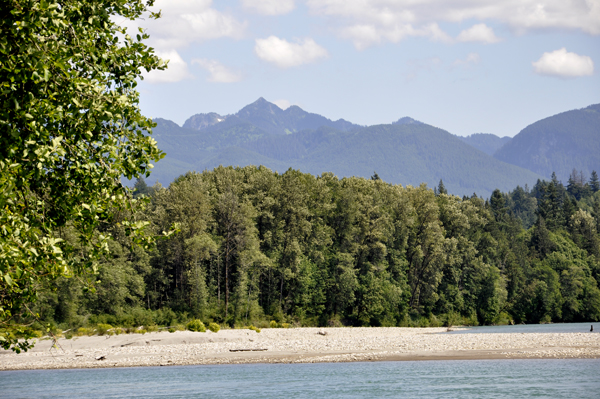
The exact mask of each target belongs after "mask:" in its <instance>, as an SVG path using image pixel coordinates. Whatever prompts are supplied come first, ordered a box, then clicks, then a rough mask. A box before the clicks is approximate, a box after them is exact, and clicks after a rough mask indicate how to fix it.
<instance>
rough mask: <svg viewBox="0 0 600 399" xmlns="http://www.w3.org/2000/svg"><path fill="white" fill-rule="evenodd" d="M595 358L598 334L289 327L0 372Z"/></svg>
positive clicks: (89, 348)
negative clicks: (205, 365)
mask: <svg viewBox="0 0 600 399" xmlns="http://www.w3.org/2000/svg"><path fill="white" fill-rule="evenodd" d="M526 358H539V359H548V358H556V359H567V358H600V334H598V333H498V334H496V333H486V334H483V333H472V334H452V333H449V332H448V329H447V328H400V327H379V328H378V327H368V328H290V329H263V330H262V331H261V332H256V331H253V330H241V329H240V330H221V331H219V332H217V333H213V332H210V331H207V332H204V333H199V332H190V331H176V332H173V333H169V332H156V333H146V334H143V335H142V334H122V335H112V336H108V335H107V336H81V337H73V338H71V339H65V338H60V339H58V341H57V342H56V343H54V342H53V341H52V340H48V339H46V340H40V341H38V342H37V343H36V345H35V347H34V348H33V349H31V350H29V351H28V352H25V353H21V354H15V353H13V352H12V351H4V350H0V370H29V369H71V368H100V367H139V366H174V365H201V364H244V363H316V362H352V361H384V360H388V361H390V360H392V361H401V360H444V359H447V360H455V359H465V360H466V359H526Z"/></svg>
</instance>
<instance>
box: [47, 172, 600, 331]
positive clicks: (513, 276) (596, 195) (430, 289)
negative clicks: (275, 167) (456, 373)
mask: <svg viewBox="0 0 600 399" xmlns="http://www.w3.org/2000/svg"><path fill="white" fill-rule="evenodd" d="M599 188H600V187H599V184H598V178H597V175H596V174H595V173H593V174H592V176H591V177H590V179H589V180H588V179H587V178H586V177H585V176H583V174H579V173H577V172H573V174H572V176H571V178H570V179H569V182H568V185H567V186H566V187H565V186H564V185H563V184H562V183H561V182H559V181H558V180H557V179H556V178H554V179H553V180H551V181H538V183H537V184H536V185H535V186H534V187H533V188H531V189H529V188H527V187H525V188H521V187H517V188H516V189H514V190H513V191H511V192H509V193H501V192H500V191H498V190H496V191H495V192H494V193H493V194H492V196H491V198H490V199H489V200H486V199H482V198H479V197H477V196H476V195H473V196H472V197H463V198H460V197H457V196H453V195H450V194H448V193H447V192H446V189H445V188H444V185H443V182H440V185H439V186H438V187H436V188H435V189H433V190H432V189H430V188H428V187H427V186H425V185H421V186H419V187H411V186H407V187H402V186H400V185H392V184H388V183H386V182H384V181H382V180H381V179H379V177H378V176H377V174H374V176H373V177H372V178H371V179H364V178H356V177H352V178H343V179H339V178H337V177H336V176H334V175H333V174H331V173H324V174H322V175H320V176H314V175H310V174H304V173H301V172H299V171H296V170H292V169H290V170H288V171H286V172H285V173H283V174H279V173H276V172H272V171H271V170H269V169H267V168H265V167H253V166H248V167H244V168H233V167H219V168H216V169H214V170H211V171H205V172H203V173H192V172H190V173H187V174H185V175H183V176H180V177H179V178H178V179H177V180H175V181H174V182H173V183H172V184H170V186H169V187H168V188H163V187H161V186H159V185H157V186H154V187H148V186H146V184H145V182H144V181H143V180H141V179H140V180H138V182H137V183H136V191H135V195H136V196H141V195H147V196H149V197H150V199H151V202H150V205H149V207H148V208H147V209H146V210H145V211H144V213H140V214H136V215H134V218H135V219H137V220H138V221H147V222H148V223H150V225H149V228H151V229H152V230H153V231H154V233H155V234H156V235H160V234H161V233H162V232H163V231H166V230H168V229H169V228H170V227H171V226H173V225H175V226H177V229H178V232H177V233H176V234H173V235H171V236H169V237H168V238H165V239H163V240H159V241H158V243H157V245H156V247H155V248H148V249H142V248H139V247H137V248H136V247H132V246H131V245H130V243H129V241H128V237H127V235H126V234H125V230H124V228H123V226H121V225H120V224H119V221H118V219H119V218H118V217H117V218H116V219H115V220H114V221H113V223H112V224H110V225H108V226H106V227H105V229H106V230H110V232H111V233H112V235H113V237H115V238H114V239H113V240H111V241H110V242H109V245H110V249H111V255H110V256H108V257H106V258H104V259H103V261H102V262H101V264H100V265H99V269H98V274H97V275H95V276H93V277H94V278H96V279H97V280H98V282H97V283H96V287H95V291H93V292H87V293H83V291H82V287H83V286H84V284H83V283H82V282H80V281H79V280H77V279H72V278H65V279H64V280H63V281H62V282H61V283H60V284H59V288H58V289H57V290H56V291H54V292H52V293H50V294H45V296H44V297H42V298H40V300H39V301H38V302H37V304H36V311H37V312H39V314H40V320H44V321H46V322H49V323H51V324H53V325H55V326H61V328H68V327H70V328H76V327H80V326H85V325H88V324H94V323H109V324H112V325H122V326H137V325H145V326H148V325H167V326H169V325H175V324H177V323H184V322H185V321H187V320H189V319H195V318H197V319H200V320H203V321H205V322H210V321H214V322H217V323H220V324H221V325H229V326H232V327H235V326H243V325H250V324H254V325H257V326H267V325H269V322H271V321H275V322H276V323H280V324H281V323H289V324H291V325H297V326H300V325H302V326H317V325H318V326H341V325H347V326H408V325H421V326H426V325H442V324H446V325H451V324H460V323H463V324H506V323H511V322H514V323H540V322H571V321H597V320H600V290H599V288H598V281H599V279H600V237H599V235H598V231H599V230H600V192H598V191H599ZM99 233H102V231H99ZM58 234H59V235H60V236H61V237H62V238H63V239H67V240H69V230H68V229H65V230H63V231H61V232H59V233H58ZM130 248H133V249H132V250H130ZM81 251H82V253H84V252H85V251H86V249H85V248H81Z"/></svg>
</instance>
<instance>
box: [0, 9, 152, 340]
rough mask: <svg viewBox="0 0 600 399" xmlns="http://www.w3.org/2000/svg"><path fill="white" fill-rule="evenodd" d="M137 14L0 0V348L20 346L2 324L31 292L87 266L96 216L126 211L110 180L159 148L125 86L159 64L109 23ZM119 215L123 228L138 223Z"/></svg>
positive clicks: (131, 171) (100, 248)
mask: <svg viewBox="0 0 600 399" xmlns="http://www.w3.org/2000/svg"><path fill="white" fill-rule="evenodd" d="M150 3H151V2H150ZM145 11H146V4H145V3H144V2H143V1H141V0H129V1H114V0H105V1H95V2H85V1H58V2H51V1H45V0H42V1H39V0H7V1H4V2H2V5H0V13H2V15H3V17H2V20H1V21H0V31H1V32H2V35H1V38H0V63H1V64H0V82H1V85H2V90H1V91H0V129H1V134H0V208H1V209H2V212H1V213H0V226H2V227H1V228H0V329H1V330H0V344H1V345H2V347H4V348H8V347H9V346H11V345H17V346H16V347H15V349H17V350H20V349H26V347H27V345H28V344H27V343H18V344H17V341H16V340H15V339H13V338H11V336H12V335H11V329H12V328H16V327H14V323H15V322H17V321H18V320H19V317H20V316H21V315H23V313H24V312H28V313H29V314H30V315H31V312H30V311H29V310H28V309H29V307H30V304H31V303H32V302H33V301H35V299H36V297H37V294H38V292H39V291H40V290H41V289H45V288H51V287H53V286H54V282H55V281H56V280H57V279H58V278H59V277H62V276H66V277H69V276H74V275H80V274H82V273H83V272H84V271H92V270H94V269H95V264H94V261H95V260H96V259H98V258H99V257H100V256H101V255H102V254H103V253H104V252H105V251H106V249H107V237H108V235H109V234H108V232H106V231H105V228H104V227H105V226H104V225H105V223H107V222H109V221H113V223H114V222H115V220H116V219H118V218H119V215H122V214H124V212H125V213H126V212H129V214H131V210H132V209H134V208H135V207H136V202H135V201H130V199H129V198H128V194H127V191H126V190H125V189H124V188H123V186H122V185H121V183H120V179H121V176H125V177H126V178H129V179H131V178H134V177H137V176H140V175H148V174H149V171H150V169H151V168H152V165H151V162H152V161H157V160H159V159H160V158H161V156H162V154H161V152H160V151H159V150H158V149H157V147H156V143H155V141H154V140H152V138H150V137H149V136H148V134H146V132H147V131H149V130H150V129H151V128H152V126H153V124H152V122H151V121H150V120H149V119H147V118H145V117H144V116H142V115H141V114H140V111H139V108H138V106H137V104H138V100H139V98H138V93H137V92H136V90H135V87H136V84H137V83H136V79H137V78H138V77H139V76H140V74H141V70H142V69H145V70H152V69H157V68H159V69H160V68H164V65H163V64H162V63H161V61H160V60H159V59H158V58H157V57H156V56H154V55H153V52H152V49H150V48H148V47H147V46H146V45H145V44H144V43H143V41H144V40H145V39H147V35H146V34H145V33H144V32H143V31H140V32H139V33H138V34H137V35H136V37H130V36H129V35H127V32H126V31H125V29H124V28H122V27H120V26H119V25H117V24H116V23H115V22H114V21H115V20H117V19H118V18H121V19H123V18H125V19H132V20H133V19H136V18H138V17H140V16H141V15H142V13H144V12H145ZM119 35H121V37H122V40H119ZM119 223H120V225H121V226H123V227H124V228H125V230H126V232H127V233H128V234H131V233H132V232H134V231H137V230H139V229H140V227H142V226H143V225H144V222H141V221H136V220H125V219H124V220H121V221H120V222H119ZM67 234H71V235H73V236H74V237H75V239H74V240H67V237H66V235H67ZM140 239H141V236H140ZM11 326H12V327H11Z"/></svg>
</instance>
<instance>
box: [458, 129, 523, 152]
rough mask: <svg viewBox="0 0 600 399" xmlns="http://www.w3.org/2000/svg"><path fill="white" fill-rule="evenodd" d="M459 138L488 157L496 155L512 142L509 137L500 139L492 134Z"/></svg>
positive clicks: (476, 134) (478, 134) (477, 134)
mask: <svg viewBox="0 0 600 399" xmlns="http://www.w3.org/2000/svg"><path fill="white" fill-rule="evenodd" d="M457 137H458V138H459V139H461V140H462V141H464V142H465V143H467V144H469V145H470V146H471V147H475V148H477V149H478V150H479V151H483V152H485V153H486V154H488V155H494V153H495V152H496V151H498V150H499V149H500V148H502V146H503V145H505V144H506V143H508V142H509V141H510V140H511V139H510V137H508V136H505V137H498V136H496V135H495V134H491V133H475V134H472V135H470V136H467V137H461V136H457Z"/></svg>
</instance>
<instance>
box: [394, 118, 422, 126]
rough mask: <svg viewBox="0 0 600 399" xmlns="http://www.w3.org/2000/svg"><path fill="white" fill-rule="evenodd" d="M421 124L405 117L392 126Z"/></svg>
mask: <svg viewBox="0 0 600 399" xmlns="http://www.w3.org/2000/svg"><path fill="white" fill-rule="evenodd" d="M422 124H423V122H419V121H418V120H416V119H413V118H410V117H408V116H405V117H404V118H400V119H398V120H397V121H396V122H392V125H422Z"/></svg>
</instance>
